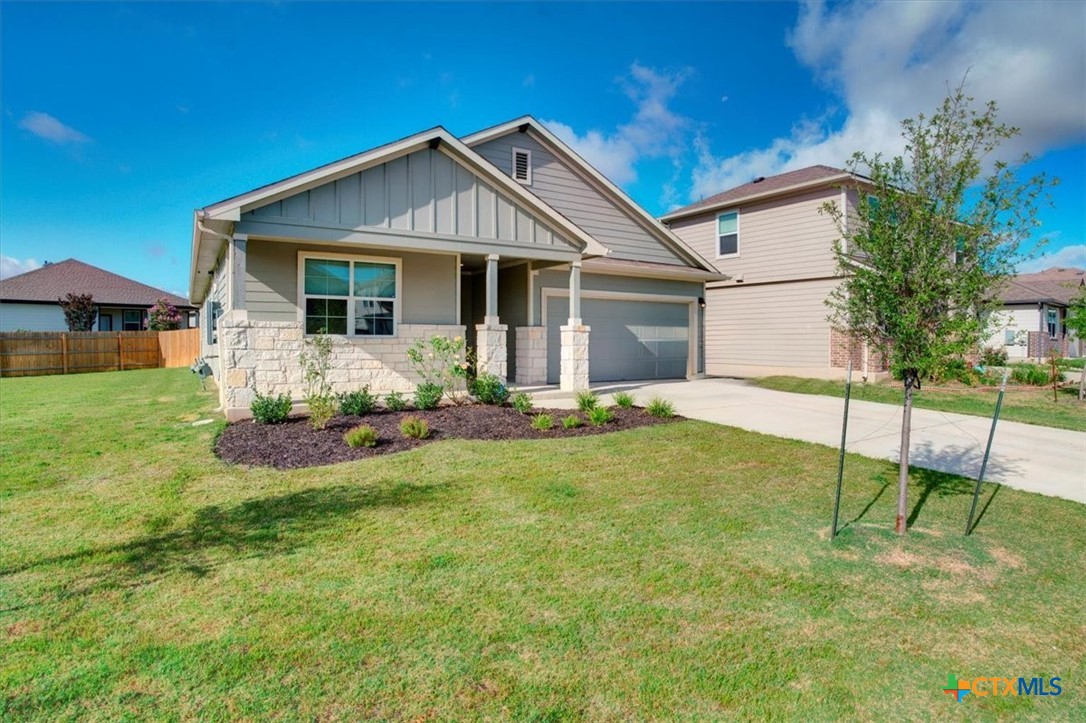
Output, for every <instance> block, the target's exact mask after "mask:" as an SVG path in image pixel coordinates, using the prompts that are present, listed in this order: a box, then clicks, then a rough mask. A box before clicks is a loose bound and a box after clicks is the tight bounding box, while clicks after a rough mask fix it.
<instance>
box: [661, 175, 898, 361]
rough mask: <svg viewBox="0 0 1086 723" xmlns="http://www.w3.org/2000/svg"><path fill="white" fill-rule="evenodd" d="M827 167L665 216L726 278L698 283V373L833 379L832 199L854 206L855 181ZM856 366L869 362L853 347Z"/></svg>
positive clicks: (837, 353)
mask: <svg viewBox="0 0 1086 723" xmlns="http://www.w3.org/2000/svg"><path fill="white" fill-rule="evenodd" d="M856 183H857V179H854V178H853V177H851V176H850V175H849V174H847V173H845V172H844V171H841V170H838V169H835V168H829V167H826V166H814V167H811V168H806V169H802V170H799V171H793V172H790V173H784V174H781V175H779V176H773V177H771V178H764V179H758V180H756V181H754V182H752V183H749V184H745V185H743V186H739V187H737V188H734V189H731V190H728V191H725V192H723V193H721V194H718V195H716V196H713V197H710V198H708V199H705V200H704V201H701V202H699V203H696V204H693V205H692V206H688V207H686V208H682V209H679V210H677V211H674V212H672V213H669V214H667V215H666V216H664V217H663V219H662V220H663V221H664V222H665V223H666V224H668V226H669V227H670V228H671V230H672V231H674V232H675V234H676V235H677V236H679V238H681V239H682V240H683V241H685V242H686V243H687V244H688V245H689V246H690V247H691V248H693V249H694V250H695V251H696V252H698V253H699V254H701V255H703V256H704V257H705V258H707V259H709V260H710V261H711V262H712V263H713V264H714V265H715V266H716V267H717V269H718V270H719V271H720V272H721V273H723V274H725V275H726V276H727V277H728V278H727V279H726V280H723V281H718V282H710V283H708V284H707V287H706V297H705V298H706V310H705V359H706V361H705V369H706V372H707V373H708V374H712V375H720V376H743V377H752V376H767V375H772V374H790V375H797V376H808V377H837V376H840V375H842V374H843V373H844V367H845V364H846V363H847V359H848V354H849V352H848V350H846V349H845V347H844V345H843V338H841V336H840V335H839V334H838V333H837V332H835V331H834V330H833V329H832V328H831V326H830V323H829V321H828V318H827V317H828V315H829V309H828V308H827V307H826V305H825V301H826V299H827V298H828V296H829V295H830V293H831V292H832V291H833V289H834V288H835V287H836V286H837V284H838V282H839V280H838V278H837V277H836V263H835V261H834V257H833V244H834V241H835V240H836V239H837V238H838V233H837V229H836V228H835V226H834V224H833V221H832V220H831V219H830V218H829V217H828V216H827V215H825V214H822V213H820V212H819V210H820V208H821V207H822V206H823V204H825V203H827V202H830V201H833V202H836V203H837V204H838V205H839V206H841V205H846V206H847V207H848V209H850V216H851V209H853V207H854V206H855V199H856V193H855V192H854V191H849V192H846V191H845V190H843V188H844V187H845V186H846V184H849V185H855V184H856ZM854 356H855V359H854V362H853V363H854V365H855V366H857V367H858V368H860V369H861V371H867V372H877V371H879V370H872V369H865V368H864V365H865V363H867V362H868V361H869V360H868V359H867V357H866V355H865V354H863V353H862V350H861V351H860V352H859V353H856V354H855V355H854Z"/></svg>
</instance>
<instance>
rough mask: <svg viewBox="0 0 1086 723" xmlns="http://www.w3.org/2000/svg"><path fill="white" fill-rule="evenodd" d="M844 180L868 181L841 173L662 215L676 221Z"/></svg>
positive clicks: (667, 219)
mask: <svg viewBox="0 0 1086 723" xmlns="http://www.w3.org/2000/svg"><path fill="white" fill-rule="evenodd" d="M842 181H855V182H856V183H858V184H862V183H866V182H867V181H865V180H864V179H862V178H860V177H859V176H857V175H855V174H853V173H840V174H838V175H836V176H827V177H826V178H819V179H816V180H814V181H805V182H803V183H794V184H792V185H791V186H783V187H781V188H775V189H773V190H770V191H763V192H761V193H749V194H747V195H745V196H739V197H738V198H732V199H728V200H727V201H722V202H720V203H711V204H706V205H704V206H698V207H696V208H691V207H689V206H688V207H686V208H680V209H678V210H677V211H672V212H670V213H665V214H664V215H663V216H661V217H660V220H661V221H663V222H665V223H666V222H668V221H676V220H678V219H683V218H690V217H692V216H700V215H701V214H703V213H711V212H713V211H719V210H722V209H725V208H731V207H733V206H738V205H740V204H743V203H750V202H751V201H762V200H765V199H767V198H773V197H774V196H785V195H788V194H791V193H796V192H797V191H805V190H809V189H812V188H818V187H820V186H829V185H833V184H835V183H840V182H842Z"/></svg>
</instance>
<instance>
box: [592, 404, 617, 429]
mask: <svg viewBox="0 0 1086 723" xmlns="http://www.w3.org/2000/svg"><path fill="white" fill-rule="evenodd" d="M587 414H588V423H589V424H591V425H592V426H593V427H602V426H603V425H605V424H607V423H608V422H610V421H611V420H613V419H614V418H615V415H614V414H611V410H610V409H608V408H607V407H592V408H591V409H589V410H588V412H587Z"/></svg>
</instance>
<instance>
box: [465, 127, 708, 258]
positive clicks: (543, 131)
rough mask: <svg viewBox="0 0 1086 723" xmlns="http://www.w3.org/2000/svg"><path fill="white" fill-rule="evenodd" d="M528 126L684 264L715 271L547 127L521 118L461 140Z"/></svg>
mask: <svg viewBox="0 0 1086 723" xmlns="http://www.w3.org/2000/svg"><path fill="white" fill-rule="evenodd" d="M524 125H526V126H528V129H527V130H528V133H529V134H530V135H531V136H535V137H536V138H535V140H536V141H540V142H542V143H543V144H544V145H548V146H550V147H551V150H552V151H555V150H556V151H558V152H559V153H560V154H561V155H562V156H564V157H566V158H567V159H569V160H570V161H572V162H573V165H574V166H576V167H577V168H580V169H581V171H583V173H584V174H585V176H587V178H586V179H585V180H587V181H588V182H589V183H590V184H591V185H595V186H597V188H598V189H599V190H601V191H603V193H604V194H605V195H609V196H611V197H612V198H614V199H615V200H616V201H618V202H619V205H622V206H625V207H627V209H628V210H629V211H631V212H632V213H633V215H634V216H636V217H637V218H638V220H640V221H641V223H642V226H643V227H644V228H645V230H646V231H648V232H649V233H652V234H653V235H655V236H656V237H657V238H659V239H660V240H661V241H662V242H663V243H664V244H665V245H666V246H668V247H669V248H670V249H671V250H672V251H674V252H676V253H677V254H679V256H680V257H682V258H684V259H685V260H686V261H690V262H693V263H694V264H695V265H696V266H700V267H702V268H703V269H704V270H706V271H716V269H715V267H714V266H713V265H712V264H710V263H709V262H708V261H707V260H706V259H704V258H702V257H701V256H700V255H699V254H698V253H697V252H696V251H694V250H693V249H691V248H690V247H689V246H687V245H686V242H684V241H683V240H682V239H681V238H679V237H678V236H677V235H675V233H674V232H673V231H672V230H671V229H669V228H667V227H666V226H664V225H663V224H662V223H660V220H658V219H657V218H656V217H654V216H653V215H652V214H650V213H649V212H648V211H646V210H645V209H643V208H641V206H640V204H638V203H637V202H636V201H634V200H633V199H632V198H630V197H629V196H628V195H626V193H625V192H624V191H623V190H622V189H621V188H619V187H618V186H616V185H615V184H614V183H612V182H611V181H610V180H609V179H608V178H607V177H606V176H604V175H603V174H602V173H600V172H599V171H597V170H596V169H595V168H593V167H592V164H590V163H589V162H588V161H586V160H585V159H583V158H581V157H580V156H579V155H578V154H577V152H576V151H574V150H573V149H572V148H570V147H569V146H568V145H566V144H565V143H563V142H562V140H561V139H559V138H558V137H557V136H556V135H554V134H553V133H551V132H550V131H549V130H547V128H546V127H545V126H544V125H543V124H542V123H540V122H539V121H537V120H536V119H535V118H533V117H531V116H523V117H521V118H517V119H516V120H511V121H509V122H507V123H502V124H501V125H498V126H494V127H493V128H487V129H485V130H482V131H479V132H478V133H473V134H471V135H469V136H465V137H464V138H463V141H464V143H465V144H466V145H468V146H475V145H478V144H480V143H485V142H486V141H488V140H491V139H493V138H500V137H501V136H504V135H507V134H508V133H511V132H513V131H518V130H519V129H520V127H521V126H524Z"/></svg>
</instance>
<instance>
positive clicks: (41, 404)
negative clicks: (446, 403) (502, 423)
mask: <svg viewBox="0 0 1086 723" xmlns="http://www.w3.org/2000/svg"><path fill="white" fill-rule="evenodd" d="M215 404H216V401H215V393H214V392H213V391H208V392H200V391H199V384H198V383H197V382H196V380H195V378H194V377H193V376H192V375H191V374H189V373H188V372H187V371H186V370H149V371H137V372H130V373H126V374H124V375H121V374H113V375H111V374H92V375H80V376H73V377H51V378H48V377H38V378H27V379H3V380H0V405H2V407H0V411H2V414H0V454H2V459H3V460H4V463H3V468H2V473H0V474H2V476H0V495H2V499H3V503H2V514H3V534H2V535H0V631H3V638H2V643H0V688H2V696H0V716H2V717H3V718H5V719H38V720H55V719H58V718H76V717H89V718H97V719H106V718H126V717H127V718H152V719H176V718H200V719H227V718H230V719H235V718H265V717H275V716H279V717H287V718H290V717H304V718H322V719H333V720H335V719H340V720H357V719H362V718H397V719H404V718H423V717H432V718H441V719H452V718H513V719H542V720H562V719H576V718H593V719H600V718H634V719H644V718H688V719H695V718H741V719H751V718H758V719H762V718H770V717H773V718H782V719H807V720H827V719H831V718H842V717H847V718H866V719H883V718H891V717H892V718H895V719H896V718H901V719H934V718H939V719H944V718H948V719H958V720H965V719H973V718H977V717H981V718H1011V717H1026V718H1036V719H1064V720H1082V719H1083V718H1086V696H1084V693H1083V690H1082V686H1081V685H1079V684H1078V681H1082V680H1084V679H1086V664H1084V661H1086V637H1084V636H1083V635H1082V634H1081V631H1082V619H1081V618H1082V600H1083V599H1084V597H1086V580H1084V578H1083V576H1082V575H1081V574H1079V571H1080V570H1082V569H1083V568H1084V567H1086V545H1084V541H1083V537H1082V534H1081V531H1082V529H1084V527H1086V507H1083V506H1082V505H1077V504H1075V503H1072V502H1067V501H1063V500H1057V499H1051V498H1045V497H1040V496H1037V495H1031V494H1027V493H1022V492H1017V491H1013V490H1008V489H1001V490H999V491H998V493H997V494H995V496H994V498H990V499H991V504H990V505H989V506H987V507H985V505H986V503H987V501H988V499H989V496H990V495H991V494H992V488H991V487H988V488H987V489H986V499H985V500H982V509H983V510H984V513H983V516H982V517H981V520H980V525H979V527H978V529H977V531H976V532H975V533H974V535H973V536H972V537H970V538H963V537H962V536H961V528H962V525H963V524H964V518H965V515H966V513H967V510H968V503H969V493H970V492H971V485H970V483H969V482H968V481H967V480H962V479H960V478H955V477H950V476H947V475H941V474H937V473H931V472H926V471H922V470H915V471H914V473H913V474H914V476H913V489H912V490H911V492H910V494H911V499H913V500H915V501H916V506H915V508H914V519H913V530H914V532H913V534H911V535H910V536H909V537H907V538H906V539H897V537H896V536H895V535H893V533H892V531H891V529H890V526H889V525H888V524H886V523H887V522H888V521H891V520H892V519H893V504H894V501H893V499H891V498H892V495H888V494H885V493H884V492H883V490H884V489H885V488H886V486H887V485H891V484H892V483H893V481H894V479H895V470H894V468H893V466H892V465H891V464H889V463H886V462H880V461H875V460H868V459H864V458H860V457H852V458H850V460H849V463H848V477H847V479H846V485H845V497H844V499H843V501H842V515H843V517H842V519H843V520H844V521H845V522H846V523H848V525H847V527H846V529H845V531H844V533H843V535H842V536H841V537H840V538H839V539H838V541H837V542H836V543H834V544H830V543H828V542H827V541H826V540H825V535H826V532H827V527H828V524H829V513H830V506H831V504H832V484H833V472H834V470H835V463H836V457H835V454H836V453H835V451H834V450H831V449H828V448H823V447H818V446H814V445H809V444H803V443H800V442H794V441H787V440H781V439H777V438H773V437H768V436H763V435H758V434H753V433H747V432H743V431H739V430H735V429H730V428H726V427H719V426H714V425H711V424H705V423H700V422H693V421H683V422H678V423H674V424H668V425H664V426H661V427H653V428H645V429H639V430H632V431H629V432H622V433H619V434H608V435H600V436H595V437H584V438H577V439H561V440H530V441H515V442H470V441H462V440H448V441H443V442H437V443H434V444H432V445H429V446H427V447H425V448H422V449H419V450H415V451H412V452H407V453H405V454H399V455H392V456H386V457H382V458H377V459H372V460H364V461H360V462H354V463H347V464H342V465H336V466H333V467H323V468H317V469H309V470H292V471H286V472H281V471H275V470H269V469H245V468H239V467H231V466H227V465H225V464H222V463H221V462H219V461H218V460H216V458H215V457H214V456H213V455H212V453H211V447H212V443H213V440H214V438H215V436H216V434H217V433H218V432H219V431H220V430H221V429H222V427H223V423H222V422H220V421H216V422H215V423H213V424H209V425H205V426H197V427H194V426H192V422H194V421H196V420H198V419H209V418H213V413H212V408H213V407H214V406H215ZM525 422H526V420H525ZM948 674H955V675H958V676H961V677H966V676H970V675H1006V676H1012V675H1013V676H1017V675H1025V676H1033V675H1044V676H1046V677H1047V676H1060V677H1061V678H1062V679H1063V681H1064V683H1063V685H1064V687H1063V694H1062V695H1061V696H1059V697H1054V698H1040V697H1008V698H1000V697H992V696H989V697H984V698H981V697H975V696H968V697H967V698H966V699H965V700H964V701H963V702H962V703H956V702H954V700H953V699H951V698H949V697H948V696H946V695H945V694H943V693H942V691H941V688H942V687H944V686H945V685H946V681H947V676H948Z"/></svg>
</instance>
